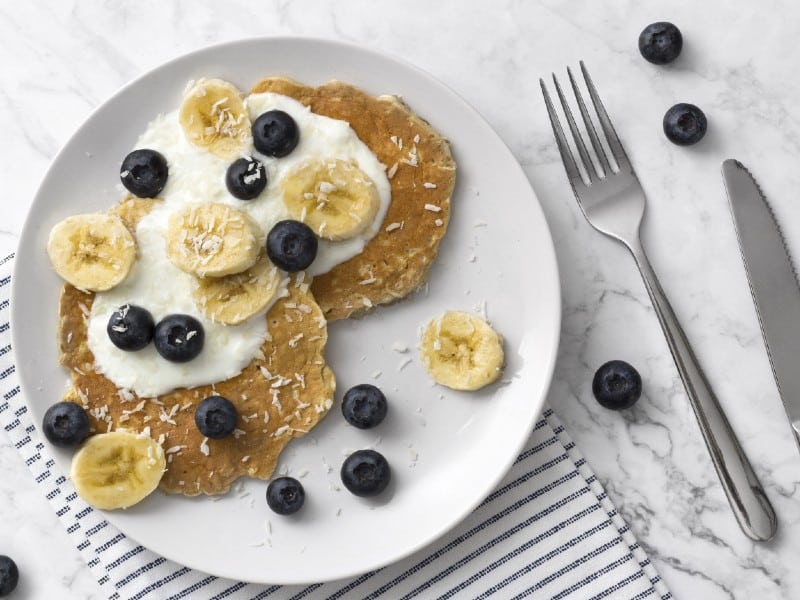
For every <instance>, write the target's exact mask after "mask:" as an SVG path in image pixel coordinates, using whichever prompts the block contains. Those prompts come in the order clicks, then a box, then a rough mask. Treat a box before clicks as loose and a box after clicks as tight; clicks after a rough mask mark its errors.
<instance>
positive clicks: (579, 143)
mask: <svg viewBox="0 0 800 600" xmlns="http://www.w3.org/2000/svg"><path fill="white" fill-rule="evenodd" d="M553 83H554V84H555V86H556V93H557V94H558V99H559V100H560V101H561V108H563V109H564V114H565V115H566V116H567V123H568V124H569V129H570V131H571V132H572V138H573V139H574V140H575V146H576V147H577V148H578V154H580V157H581V162H583V168H584V170H585V171H586V176H587V177H588V178H589V183H591V182H592V179H594V177H592V171H593V170H594V165H593V164H592V159H591V158H590V157H589V153H588V152H587V151H586V144H584V143H583V136H582V135H581V132H580V131H578V126H577V125H576V124H575V119H574V118H573V117H572V111H571V110H570V108H569V104H568V103H567V99H566V98H565V97H564V92H562V91H561V86H560V85H559V84H558V79H556V75H555V73H553ZM597 176H598V177H601V176H602V173H597Z"/></svg>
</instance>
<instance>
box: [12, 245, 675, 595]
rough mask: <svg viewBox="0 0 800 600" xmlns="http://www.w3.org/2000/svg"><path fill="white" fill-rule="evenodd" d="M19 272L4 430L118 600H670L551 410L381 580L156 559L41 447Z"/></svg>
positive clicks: (93, 568) (379, 575)
mask: <svg viewBox="0 0 800 600" xmlns="http://www.w3.org/2000/svg"><path fill="white" fill-rule="evenodd" d="M12 263H13V255H12V256H8V257H7V258H5V259H4V260H0V394H2V400H1V401H0V425H2V426H3V428H4V429H5V431H6V434H7V435H8V437H9V438H10V440H11V442H12V443H13V444H14V446H15V447H16V448H17V449H18V450H19V452H20V454H21V456H22V458H23V460H24V461H25V463H26V464H27V465H28V466H29V467H30V469H31V472H32V473H33V476H34V478H35V480H36V482H37V483H38V484H39V485H40V486H41V488H42V492H43V493H44V494H45V495H46V496H47V499H48V500H49V501H50V503H51V505H52V506H53V509H54V510H55V511H56V514H57V515H58V517H59V519H60V520H61V522H62V523H63V524H64V527H65V528H66V530H67V533H68V534H69V536H70V537H71V538H72V540H73V543H74V544H75V546H76V547H77V548H78V550H79V551H80V552H81V554H82V555H83V557H84V559H85V560H86V563H87V564H88V565H89V568H90V569H91V571H92V573H93V574H94V575H95V577H96V578H97V581H98V582H99V583H100V586H101V587H102V588H103V590H104V592H105V593H106V594H107V595H108V597H109V598H110V599H113V600H117V599H122V598H126V599H131V600H151V599H153V600H155V599H158V600H162V599H168V598H169V599H178V598H211V599H214V600H216V599H220V598H230V599H234V600H244V599H248V600H255V599H259V598H293V599H300V598H306V599H308V600H320V599H330V600H333V599H339V598H341V599H344V600H348V599H350V600H352V599H356V598H359V599H365V598H378V597H381V598H390V599H399V598H403V599H405V598H413V597H422V598H451V597H458V598H464V597H468V598H486V597H489V596H493V595H496V597H499V598H522V597H525V596H530V595H535V597H536V598H551V599H559V598H566V599H570V600H572V599H577V598H594V599H600V598H611V599H613V600H617V599H637V600H638V599H644V598H647V599H661V600H667V599H669V598H672V595H671V594H670V592H669V591H668V590H667V588H666V586H665V585H664V582H663V581H662V580H661V578H660V577H659V575H658V573H657V572H656V570H655V568H654V566H653V565H652V564H651V563H650V560H649V559H648V558H647V556H646V555H645V553H644V551H643V550H642V548H641V547H640V546H639V544H638V543H637V542H636V540H635V539H634V537H633V534H632V533H631V532H630V530H629V529H628V526H627V525H626V524H625V522H624V521H623V520H622V517H621V516H620V515H619V513H617V511H616V509H615V508H614V506H613V505H612V504H611V501H610V500H609V499H608V496H607V495H606V493H605V491H604V490H603V488H602V486H601V485H600V483H599V482H598V481H597V478H596V477H595V475H594V474H593V473H592V472H591V470H590V469H589V467H588V465H587V464H586V461H585V459H584V458H583V457H582V456H581V454H580V452H579V451H578V449H577V448H576V447H575V444H574V443H573V442H572V441H571V440H570V438H569V436H568V435H567V433H566V432H565V431H564V427H563V426H562V425H561V424H560V423H559V421H558V419H557V418H556V416H555V415H554V414H553V411H552V410H551V409H549V408H546V409H545V411H544V412H543V414H542V418H541V419H540V420H539V422H538V423H537V424H536V426H535V428H534V431H533V432H532V435H531V438H530V441H529V442H528V445H527V447H526V449H525V450H524V452H522V454H520V456H519V458H518V459H517V460H516V462H515V463H514V465H513V467H512V468H511V470H510V472H509V473H508V475H507V476H506V478H505V479H504V480H503V482H502V483H501V484H500V487H498V489H497V490H496V491H494V492H493V493H492V494H491V495H490V496H489V497H488V498H486V500H484V501H483V503H482V504H481V505H480V506H479V507H478V508H477V509H476V510H475V511H474V512H473V513H472V514H471V515H470V516H469V517H468V518H467V519H466V520H465V521H464V522H462V523H461V524H460V525H458V526H457V527H456V528H455V529H454V530H452V531H451V532H449V533H448V534H446V535H445V536H444V537H443V538H441V539H439V540H438V541H436V542H434V543H433V544H431V545H430V546H429V547H427V548H425V549H423V550H421V551H419V552H417V553H416V554H413V555H412V556H410V557H408V558H406V559H405V560H402V561H400V562H398V563H395V564H393V565H390V566H388V567H385V568H383V569H379V570H377V571H374V572H370V573H366V574H364V575H362V576H360V577H357V578H355V579H352V580H348V581H336V582H329V583H323V584H315V585H310V586H263V585H255V584H250V583H243V582H236V581H230V580H226V579H221V578H218V577H214V576H211V575H208V574H206V573H201V572H198V571H194V570H191V569H189V568H187V567H184V566H181V565H179V564H176V563H174V562H172V561H169V560H167V559H165V558H163V557H161V556H158V555H157V554H155V553H153V552H151V551H150V550H147V549H146V548H143V547H142V546H140V545H138V544H136V543H135V542H133V541H131V540H129V539H128V538H126V537H125V536H124V535H123V534H122V533H121V532H120V531H119V530H118V529H116V528H115V527H114V526H113V525H111V524H109V523H108V522H107V521H106V520H105V519H104V518H103V514H102V513H101V512H99V511H96V510H93V509H92V508H91V507H89V506H88V505H87V504H86V503H85V502H83V501H82V500H81V499H80V498H79V497H78V495H77V494H76V492H75V488H74V487H73V486H72V484H71V483H70V482H69V480H68V479H67V478H66V477H65V476H64V475H63V474H62V473H61V472H59V470H58V467H57V466H56V464H55V461H54V460H53V459H52V457H51V456H50V455H49V453H48V450H47V448H46V447H45V445H44V444H43V443H42V441H41V439H40V438H39V434H38V432H37V431H36V425H34V423H33V422H32V421H31V416H30V414H29V412H28V409H27V407H26V405H25V401H24V392H23V391H22V390H21V389H20V386H19V382H18V379H17V377H16V375H15V368H14V364H13V359H12V357H11V354H12V353H11V337H10V324H9V312H10V311H9V305H10V285H9V284H10V281H11V266H12Z"/></svg>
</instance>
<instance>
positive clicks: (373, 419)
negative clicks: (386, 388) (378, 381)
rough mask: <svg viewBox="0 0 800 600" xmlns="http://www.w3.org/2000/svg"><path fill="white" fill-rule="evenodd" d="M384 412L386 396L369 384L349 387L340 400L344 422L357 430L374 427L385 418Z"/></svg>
mask: <svg viewBox="0 0 800 600" xmlns="http://www.w3.org/2000/svg"><path fill="white" fill-rule="evenodd" d="M386 411H387V405H386V396H385V395H384V394H383V392H382V391H380V390H379V389H378V388H377V387H375V386H374V385H370V384H369V383H362V384H360V385H356V386H353V387H351V388H350V389H349V390H347V392H345V394H344V398H343V399H342V414H343V415H344V418H345V420H346V421H347V422H348V423H350V424H351V425H353V426H355V427H358V428H359V429H370V428H371V427H375V426H376V425H378V424H379V423H380V422H381V421H383V419H384V417H386Z"/></svg>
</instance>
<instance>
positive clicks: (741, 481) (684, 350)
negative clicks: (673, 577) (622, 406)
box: [628, 237, 778, 542]
mask: <svg viewBox="0 0 800 600" xmlns="http://www.w3.org/2000/svg"><path fill="white" fill-rule="evenodd" d="M635 241H636V243H635V244H628V249H629V250H630V251H631V253H632V254H633V257H634V259H635V260H636V264H637V266H638V267H639V271H640V272H641V274H642V279H644V284H645V287H646V288H647V292H648V293H649V294H650V299H651V301H652V303H653V308H655V311H656V315H657V316H658V321H659V323H661V328H662V329H663V330H664V335H665V336H666V338H667V344H668V345H669V349H670V352H671V353H672V357H673V359H674V360H675V364H676V366H677V367H678V373H680V376H681V379H682V380H683V385H684V387H685V388H686V394H687V395H688V396H689V402H690V403H691V405H692V409H693V410H694V414H695V416H696V417H697V421H698V423H699V424H700V431H701V432H702V434H703V439H704V440H705V442H706V447H707V448H708V451H709V453H710V454H711V460H712V462H713V463H714V468H715V469H716V471H717V475H718V476H719V479H720V482H721V483H722V488H723V489H724V490H725V495H726V496H727V497H728V503H729V504H730V505H731V509H732V510H733V514H734V515H735V517H736V520H737V521H738V522H739V526H740V527H741V528H742V531H744V533H745V534H746V535H747V536H748V537H749V538H751V539H753V540H756V541H762V542H763V541H767V540H769V539H771V538H772V537H773V536H774V535H775V531H776V529H777V527H778V519H777V517H776V515H775V510H774V509H773V508H772V505H771V504H770V502H769V499H768V498H767V495H766V493H765V492H764V488H763V487H762V486H761V484H760V483H759V481H758V478H757V477H756V474H755V471H754V470H753V467H752V465H751V464H750V461H749V460H748V459H747V456H746V455H745V453H744V450H743V449H742V446H741V444H740V443H739V440H738V439H736V434H734V432H733V429H731V425H730V423H729V422H728V418H727V417H726V416H725V413H724V412H723V411H722V407H721V406H720V404H719V401H718V400H717V397H716V395H715V394H714V391H713V390H712V389H711V386H710V385H709V383H708V380H707V379H706V376H705V374H704V373H703V369H702V368H701V367H700V363H699V362H698V361H697V357H696V356H695V355H694V351H693V350H692V347H691V346H690V345H689V341H688V340H687V339H686V334H685V333H684V332H683V328H682V327H681V325H680V323H679V322H678V318H677V317H676V316H675V312H674V311H673V310H672V307H671V306H670V303H669V300H667V296H666V295H665V294H664V290H663V289H662V288H661V284H660V283H659V282H658V278H657V277H656V274H655V272H654V271H653V268H652V267H651V266H650V261H649V260H648V259H647V255H646V254H645V252H644V248H643V247H642V243H641V240H639V238H638V237H636V238H635Z"/></svg>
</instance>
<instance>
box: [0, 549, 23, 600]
mask: <svg viewBox="0 0 800 600" xmlns="http://www.w3.org/2000/svg"><path fill="white" fill-rule="evenodd" d="M18 581H19V569H17V563H15V562H14V561H13V560H11V559H10V558H9V557H8V556H5V555H0V596H8V595H9V594H10V593H11V592H13V591H14V589H15V588H16V587H17V582H18Z"/></svg>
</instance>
